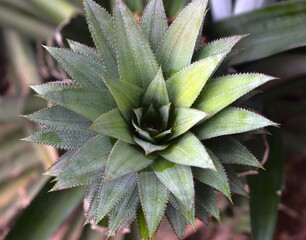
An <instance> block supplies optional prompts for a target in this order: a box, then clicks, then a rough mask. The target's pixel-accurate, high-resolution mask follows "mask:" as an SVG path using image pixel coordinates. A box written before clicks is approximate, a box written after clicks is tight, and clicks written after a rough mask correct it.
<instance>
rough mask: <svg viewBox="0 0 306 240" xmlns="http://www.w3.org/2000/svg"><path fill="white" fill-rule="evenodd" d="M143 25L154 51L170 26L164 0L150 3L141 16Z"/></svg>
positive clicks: (152, 0) (154, 0)
mask: <svg viewBox="0 0 306 240" xmlns="http://www.w3.org/2000/svg"><path fill="white" fill-rule="evenodd" d="M141 25H142V28H143V30H144V32H145V33H146V35H147V38H148V40H149V41H150V44H151V47H152V49H153V51H154V52H156V50H157V48H158V47H159V45H160V42H161V40H162V39H163V37H164V35H165V33H166V31H167V28H168V24H167V17H166V13H165V9H164V4H163V1H162V0H151V1H150V2H149V3H148V5H147V6H146V8H145V10H144V12H143V15H142V18H141Z"/></svg>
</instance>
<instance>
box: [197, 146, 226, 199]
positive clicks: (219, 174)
mask: <svg viewBox="0 0 306 240" xmlns="http://www.w3.org/2000/svg"><path fill="white" fill-rule="evenodd" d="M208 152H209V156H210V157H211V159H212V160H213V163H214V165H215V167H216V169H203V168H193V169H192V170H193V171H192V173H193V176H194V178H196V179H197V180H199V181H200V182H202V183H204V184H206V185H208V186H211V187H213V188H215V189H216V190H218V191H220V192H221V193H223V194H224V195H225V196H226V197H227V198H228V199H229V200H230V201H231V192H230V187H229V183H228V178H227V176H226V173H225V171H224V168H223V166H222V164H221V163H220V161H219V159H218V158H217V157H216V156H215V155H214V154H213V153H212V152H211V151H208Z"/></svg>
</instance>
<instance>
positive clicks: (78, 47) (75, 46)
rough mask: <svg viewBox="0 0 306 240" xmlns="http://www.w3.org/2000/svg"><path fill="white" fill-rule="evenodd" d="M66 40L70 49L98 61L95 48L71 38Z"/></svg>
mask: <svg viewBox="0 0 306 240" xmlns="http://www.w3.org/2000/svg"><path fill="white" fill-rule="evenodd" d="M67 41H68V44H69V47H70V48H71V50H72V51H74V52H80V53H83V54H85V55H88V56H90V57H91V58H95V59H97V60H98V61H100V59H99V55H98V53H97V51H95V49H93V48H91V47H88V46H87V45H84V44H82V43H79V42H76V41H73V40H67Z"/></svg>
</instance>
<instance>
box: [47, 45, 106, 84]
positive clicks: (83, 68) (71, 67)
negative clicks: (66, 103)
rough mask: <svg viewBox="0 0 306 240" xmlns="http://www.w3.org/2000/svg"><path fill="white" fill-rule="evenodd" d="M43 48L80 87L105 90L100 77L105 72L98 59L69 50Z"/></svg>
mask: <svg viewBox="0 0 306 240" xmlns="http://www.w3.org/2000/svg"><path fill="white" fill-rule="evenodd" d="M45 48H46V49H47V50H48V52H49V53H50V54H51V55H52V56H53V57H54V58H55V59H56V60H57V61H58V62H59V63H60V64H61V66H62V67H63V68H64V69H65V71H66V72H67V73H68V74H69V76H70V77H71V78H72V79H73V80H75V81H76V82H77V83H78V84H79V85H80V86H81V87H84V88H90V89H96V88H98V89H103V88H105V84H104V82H103V81H102V80H101V77H103V76H105V75H106V72H105V68H104V66H103V65H102V64H101V63H100V61H99V60H98V59H96V58H93V57H91V56H89V55H86V54H82V53H80V52H73V51H71V50H69V49H64V48H55V47H45Z"/></svg>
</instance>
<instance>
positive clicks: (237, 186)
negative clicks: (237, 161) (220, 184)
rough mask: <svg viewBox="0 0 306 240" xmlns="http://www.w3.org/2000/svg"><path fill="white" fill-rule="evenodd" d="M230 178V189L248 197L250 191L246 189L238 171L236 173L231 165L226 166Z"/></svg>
mask: <svg viewBox="0 0 306 240" xmlns="http://www.w3.org/2000/svg"><path fill="white" fill-rule="evenodd" d="M225 170H226V173H227V176H228V180H229V183H230V189H231V192H232V193H235V194H239V195H241V196H244V197H248V193H247V192H246V190H245V189H244V187H243V185H242V183H241V181H240V179H239V178H238V176H237V173H235V171H234V169H233V168H232V167H230V166H226V167H225Z"/></svg>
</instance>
